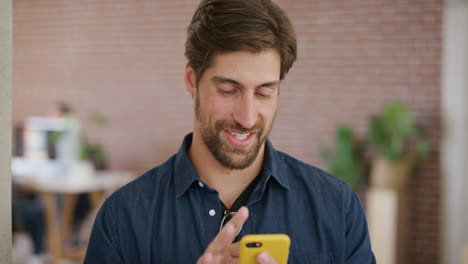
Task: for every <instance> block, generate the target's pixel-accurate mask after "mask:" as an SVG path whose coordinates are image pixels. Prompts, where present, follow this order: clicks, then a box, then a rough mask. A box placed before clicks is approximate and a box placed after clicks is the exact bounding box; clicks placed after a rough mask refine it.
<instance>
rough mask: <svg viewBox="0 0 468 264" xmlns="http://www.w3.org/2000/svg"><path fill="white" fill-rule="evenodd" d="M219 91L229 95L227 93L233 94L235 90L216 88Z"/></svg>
mask: <svg viewBox="0 0 468 264" xmlns="http://www.w3.org/2000/svg"><path fill="white" fill-rule="evenodd" d="M218 91H219V93H221V94H225V95H229V94H234V93H235V92H236V91H235V90H224V89H218Z"/></svg>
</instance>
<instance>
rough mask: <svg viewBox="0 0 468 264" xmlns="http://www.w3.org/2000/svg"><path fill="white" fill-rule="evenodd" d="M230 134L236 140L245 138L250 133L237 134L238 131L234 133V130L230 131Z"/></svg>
mask: <svg viewBox="0 0 468 264" xmlns="http://www.w3.org/2000/svg"><path fill="white" fill-rule="evenodd" d="M231 134H232V135H234V136H235V137H236V138H237V139H238V140H245V139H246V138H247V137H248V136H249V135H250V133H247V134H239V133H235V132H231Z"/></svg>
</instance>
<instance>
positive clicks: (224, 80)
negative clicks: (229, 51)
mask: <svg viewBox="0 0 468 264" xmlns="http://www.w3.org/2000/svg"><path fill="white" fill-rule="evenodd" d="M211 80H212V81H213V82H215V83H231V84H235V85H239V86H241V87H245V86H244V85H243V84H242V83H240V82H238V81H236V80H234V79H231V78H226V77H222V76H213V77H211ZM279 84H280V81H279V80H278V81H271V82H265V83H262V84H260V85H257V86H255V88H260V87H272V88H277V87H278V86H279Z"/></svg>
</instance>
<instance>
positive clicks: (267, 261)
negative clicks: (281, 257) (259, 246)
mask: <svg viewBox="0 0 468 264" xmlns="http://www.w3.org/2000/svg"><path fill="white" fill-rule="evenodd" d="M257 261H258V263H260V264H278V262H276V260H275V259H274V258H273V257H272V256H271V255H270V254H268V253H266V252H260V253H259V254H258V255H257Z"/></svg>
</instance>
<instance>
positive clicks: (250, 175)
mask: <svg viewBox="0 0 468 264" xmlns="http://www.w3.org/2000/svg"><path fill="white" fill-rule="evenodd" d="M264 153H265V145H263V146H262V147H261V149H260V151H259V153H258V155H257V157H256V159H255V161H254V162H253V163H252V165H250V166H249V167H247V168H245V169H242V170H232V169H228V168H225V167H224V166H223V165H221V163H220V162H219V161H217V160H216V159H215V157H213V155H212V154H211V152H210V151H209V150H208V147H207V146H206V145H205V144H204V143H203V141H202V139H201V137H200V136H199V135H196V134H195V132H194V134H193V139H192V145H191V146H190V148H189V150H188V156H189V159H190V160H191V161H192V164H193V166H194V168H195V170H196V171H197V173H198V175H199V176H200V178H201V179H202V180H203V181H204V182H205V183H207V184H208V185H209V186H210V187H211V188H213V189H215V190H216V191H218V193H219V198H220V199H221V201H222V202H223V203H224V204H225V205H226V206H227V207H228V208H230V207H231V205H232V203H234V201H235V200H236V198H237V197H238V196H239V195H240V194H241V193H242V191H244V189H245V188H247V186H248V185H249V184H250V183H251V182H252V181H253V180H254V179H255V177H257V175H258V174H259V173H260V171H261V170H262V166H263V158H264Z"/></svg>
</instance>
